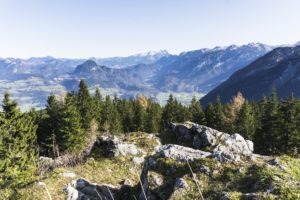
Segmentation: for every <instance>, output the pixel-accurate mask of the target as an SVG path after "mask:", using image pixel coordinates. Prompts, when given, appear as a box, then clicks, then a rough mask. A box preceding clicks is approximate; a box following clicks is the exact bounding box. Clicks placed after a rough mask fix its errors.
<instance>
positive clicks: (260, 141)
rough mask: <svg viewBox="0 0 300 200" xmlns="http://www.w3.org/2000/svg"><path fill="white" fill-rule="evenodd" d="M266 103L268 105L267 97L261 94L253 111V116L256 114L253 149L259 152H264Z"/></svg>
mask: <svg viewBox="0 0 300 200" xmlns="http://www.w3.org/2000/svg"><path fill="white" fill-rule="evenodd" d="M267 105H268V100H267V97H266V96H263V97H262V99H261V101H260V102H259V104H258V106H257V108H256V113H255V116H257V117H256V126H257V129H256V131H255V135H254V145H255V147H254V149H255V150H256V151H257V152H260V153H265V152H266V146H265V141H266V140H267V135H266V134H265V133H266V132H265V128H266V126H265V125H264V123H265V122H266V121H267V119H268V118H267V114H266V113H267Z"/></svg>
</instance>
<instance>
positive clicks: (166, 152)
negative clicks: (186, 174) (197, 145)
mask: <svg viewBox="0 0 300 200" xmlns="http://www.w3.org/2000/svg"><path fill="white" fill-rule="evenodd" d="M157 154H159V155H160V156H162V157H164V158H171V159H174V160H177V161H182V162H185V161H193V160H195V159H200V158H205V157H208V156H210V155H211V153H209V152H205V151H201V150H196V149H192V148H189V147H184V146H180V145H176V144H166V145H163V146H161V147H160V148H159V149H158V150H157Z"/></svg>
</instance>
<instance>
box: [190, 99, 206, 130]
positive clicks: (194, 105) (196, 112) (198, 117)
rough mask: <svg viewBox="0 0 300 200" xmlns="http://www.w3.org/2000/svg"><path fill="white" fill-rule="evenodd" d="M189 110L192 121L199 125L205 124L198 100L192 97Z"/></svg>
mask: <svg viewBox="0 0 300 200" xmlns="http://www.w3.org/2000/svg"><path fill="white" fill-rule="evenodd" d="M189 112H190V113H191V115H192V116H191V120H192V122H194V123H198V124H201V125H206V119H205V114H204V112H203V110H202V107H201V104H200V101H198V100H197V99H196V97H193V99H192V101H191V104H190V106H189Z"/></svg>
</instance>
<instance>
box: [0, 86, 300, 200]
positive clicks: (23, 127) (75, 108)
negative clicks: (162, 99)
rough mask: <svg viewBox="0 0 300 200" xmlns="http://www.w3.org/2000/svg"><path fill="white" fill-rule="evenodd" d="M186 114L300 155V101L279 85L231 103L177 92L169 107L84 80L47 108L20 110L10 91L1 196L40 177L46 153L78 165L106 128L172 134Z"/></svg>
mask: <svg viewBox="0 0 300 200" xmlns="http://www.w3.org/2000/svg"><path fill="white" fill-rule="evenodd" d="M185 121H192V122H195V123H198V124H201V125H205V126H208V127H211V128H214V129H216V130H218V131H223V132H226V133H230V134H233V133H240V134H241V136H243V137H244V138H245V139H248V140H252V141H254V151H255V152H256V153H259V154H265V155H282V154H287V155H289V156H292V157H298V156H299V148H300V100H299V99H296V98H294V97H293V96H291V97H290V98H288V99H281V100H278V98H277V96H276V90H275V89H273V92H272V95H271V96H269V97H263V98H262V99H261V100H260V101H258V102H252V101H248V100H246V99H245V98H244V97H243V95H242V94H241V93H238V94H237V95H236V96H234V97H232V101H231V102H230V103H227V104H222V103H221V102H220V98H217V99H216V101H215V102H213V103H209V104H208V106H207V107H206V108H202V107H201V105H200V102H199V100H198V99H196V98H193V100H192V102H191V103H190V105H189V106H184V105H182V104H181V103H180V102H178V101H177V100H176V98H174V97H173V96H172V95H170V96H169V99H168V102H167V104H166V105H165V106H161V105H159V104H158V103H155V102H153V101H152V100H151V99H147V98H146V97H145V96H143V95H140V96H138V97H136V98H135V99H129V100H125V99H119V98H117V97H114V98H111V97H110V96H105V97H104V96H102V95H101V91H100V90H99V89H98V88H97V89H96V90H95V93H94V94H93V95H91V94H90V93H89V90H88V86H87V85H86V83H85V81H83V80H82V81H81V82H80V84H79V90H78V92H69V93H67V94H66V95H65V96H64V97H63V98H61V97H57V96H55V95H53V94H51V95H50V96H49V97H48V101H47V106H46V109H43V110H38V111H36V110H34V109H32V110H30V111H29V112H25V113H22V112H20V110H19V108H18V105H17V103H16V102H15V101H12V100H11V99H10V96H9V93H8V92H7V93H6V94H5V97H4V100H3V103H2V112H1V114H0V155H1V156H0V191H1V195H0V197H1V198H2V199H5V198H9V197H10V198H16V197H14V195H16V194H17V193H18V192H16V189H18V188H22V187H24V186H26V185H28V184H30V183H34V182H35V181H37V180H38V174H39V173H41V171H40V170H41V168H40V166H39V165H38V164H37V163H38V162H37V161H38V158H39V157H41V156H44V157H45V156H46V157H50V158H52V159H57V158H60V162H58V164H57V166H61V165H63V166H70V165H71V166H74V165H76V164H77V163H82V162H84V159H85V156H86V155H87V154H89V152H90V151H91V148H92V147H93V145H94V142H95V141H96V138H97V137H99V136H100V135H102V134H104V133H105V134H106V135H115V136H119V137H122V135H126V133H130V132H147V133H158V135H161V136H162V137H163V138H164V139H165V140H168V141H172V140H173V139H172V137H171V136H168V134H167V133H168V128H169V126H170V123H171V122H185ZM174 139H175V138H174ZM145 145H147V144H145ZM52 167H53V166H52ZM53 168H55V166H54V167H53ZM48 170H51V169H48ZM46 172H47V170H45V171H43V173H46Z"/></svg>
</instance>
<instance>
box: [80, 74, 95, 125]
mask: <svg viewBox="0 0 300 200" xmlns="http://www.w3.org/2000/svg"><path fill="white" fill-rule="evenodd" d="M77 107H78V109H79V112H80V115H81V124H82V127H83V128H84V129H85V130H87V129H89V128H90V123H91V121H92V119H93V115H94V110H93V106H92V98H91V96H90V93H89V90H88V87H87V84H86V82H85V81H84V80H81V81H80V83H79V90H78V94H77Z"/></svg>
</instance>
